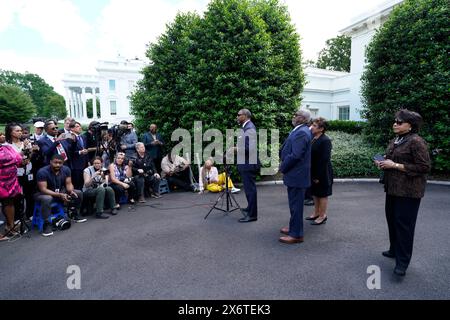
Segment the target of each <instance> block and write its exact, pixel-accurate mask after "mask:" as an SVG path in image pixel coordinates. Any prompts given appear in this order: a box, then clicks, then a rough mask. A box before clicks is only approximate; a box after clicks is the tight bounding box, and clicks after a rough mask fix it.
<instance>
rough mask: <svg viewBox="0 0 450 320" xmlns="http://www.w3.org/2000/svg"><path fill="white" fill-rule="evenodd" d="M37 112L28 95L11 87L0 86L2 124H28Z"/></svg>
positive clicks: (0, 119)
mask: <svg viewBox="0 0 450 320" xmlns="http://www.w3.org/2000/svg"><path fill="white" fill-rule="evenodd" d="M35 112H36V107H35V106H34V104H33V101H32V100H31V98H30V96H29V95H28V93H26V92H24V91H22V90H21V89H20V88H18V87H16V86H11V85H4V84H0V122H1V123H8V122H26V121H28V120H30V119H31V117H32V116H33V115H34V113H35Z"/></svg>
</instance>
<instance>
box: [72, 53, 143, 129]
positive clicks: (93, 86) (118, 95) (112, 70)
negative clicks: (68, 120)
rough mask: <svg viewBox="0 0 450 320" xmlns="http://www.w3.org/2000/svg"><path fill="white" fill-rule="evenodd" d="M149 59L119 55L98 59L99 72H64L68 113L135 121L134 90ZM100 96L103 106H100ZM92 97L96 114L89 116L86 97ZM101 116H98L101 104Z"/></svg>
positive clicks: (83, 118) (84, 118) (83, 117)
mask: <svg viewBox="0 0 450 320" xmlns="http://www.w3.org/2000/svg"><path fill="white" fill-rule="evenodd" d="M144 66H145V63H144V62H143V61H142V60H139V59H132V60H129V59H125V58H123V57H120V56H119V57H118V58H117V60H116V61H98V64H97V67H96V70H97V75H79V74H66V75H64V79H63V83H64V88H65V90H66V95H65V100H66V108H67V113H68V114H69V115H70V116H72V117H74V118H76V119H78V120H79V121H80V122H81V123H89V122H90V121H92V120H98V121H100V122H105V121H107V122H110V123H114V124H117V123H118V122H120V120H128V121H131V120H132V119H133V117H132V116H131V115H130V99H129V97H130V94H131V92H132V91H133V90H134V88H135V85H136V82H137V81H138V80H140V79H142V77H143V75H142V74H141V73H140V71H141V70H142V69H143V67H144ZM96 98H98V99H99V102H100V106H97V102H96V100H97V99H96ZM88 99H92V109H93V116H92V117H91V118H88V115H87V112H86V101H87V100H88ZM98 107H99V108H100V117H99V118H98V117H97V108H98Z"/></svg>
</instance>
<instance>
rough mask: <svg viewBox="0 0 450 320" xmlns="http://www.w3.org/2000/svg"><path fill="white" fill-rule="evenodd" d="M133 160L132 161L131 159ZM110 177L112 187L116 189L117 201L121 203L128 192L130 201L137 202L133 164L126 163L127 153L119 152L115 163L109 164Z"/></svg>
mask: <svg viewBox="0 0 450 320" xmlns="http://www.w3.org/2000/svg"><path fill="white" fill-rule="evenodd" d="M130 162H131V161H130ZM109 177H110V180H111V188H113V190H114V195H115V197H116V203H120V198H121V197H122V196H124V195H125V191H127V192H128V201H129V202H130V203H131V204H134V203H135V200H134V198H135V189H136V187H135V185H134V182H133V179H132V178H133V173H132V171H131V165H130V163H129V165H125V153H123V152H118V153H117V154H116V158H115V159H114V163H111V164H110V165H109Z"/></svg>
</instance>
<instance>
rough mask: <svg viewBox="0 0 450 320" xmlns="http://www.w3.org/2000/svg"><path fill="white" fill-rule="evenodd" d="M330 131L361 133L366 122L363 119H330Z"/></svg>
mask: <svg viewBox="0 0 450 320" xmlns="http://www.w3.org/2000/svg"><path fill="white" fill-rule="evenodd" d="M327 122H328V125H329V127H328V131H341V132H346V133H361V132H362V130H363V128H364V127H365V125H366V123H365V122H363V121H348V120H329V121H327Z"/></svg>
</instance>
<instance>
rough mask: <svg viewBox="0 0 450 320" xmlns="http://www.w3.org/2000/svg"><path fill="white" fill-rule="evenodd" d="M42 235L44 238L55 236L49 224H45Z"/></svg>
mask: <svg viewBox="0 0 450 320" xmlns="http://www.w3.org/2000/svg"><path fill="white" fill-rule="evenodd" d="M42 235H43V236H44V237H50V236H52V235H53V230H52V227H51V225H50V224H49V223H44V229H43V230H42Z"/></svg>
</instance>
